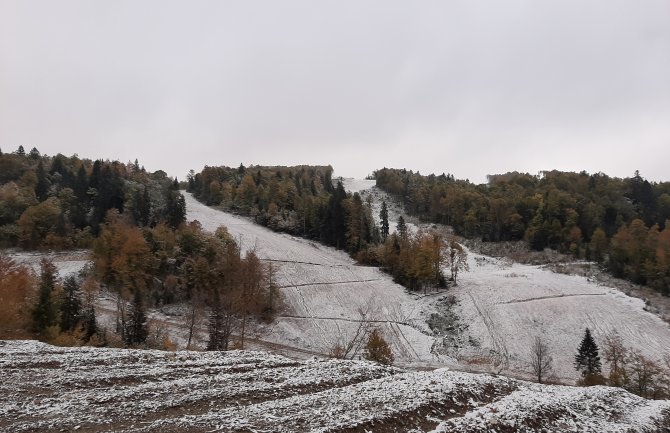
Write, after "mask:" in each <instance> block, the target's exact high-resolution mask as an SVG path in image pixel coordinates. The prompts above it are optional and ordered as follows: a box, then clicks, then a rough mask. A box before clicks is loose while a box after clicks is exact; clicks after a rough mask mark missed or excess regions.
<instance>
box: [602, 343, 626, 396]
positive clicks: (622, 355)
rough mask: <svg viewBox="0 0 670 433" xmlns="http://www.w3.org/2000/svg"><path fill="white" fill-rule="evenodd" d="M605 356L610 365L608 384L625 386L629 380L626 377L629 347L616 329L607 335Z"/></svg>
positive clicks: (604, 348)
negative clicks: (627, 347)
mask: <svg viewBox="0 0 670 433" xmlns="http://www.w3.org/2000/svg"><path fill="white" fill-rule="evenodd" d="M603 357H604V358H605V361H606V362H607V363H609V367H610V374H609V381H608V382H609V383H608V384H609V385H610V386H624V385H625V384H626V382H627V380H628V379H627V377H626V374H627V372H626V360H627V358H628V349H626V347H624V345H623V341H622V339H621V336H620V335H619V333H618V332H616V331H614V332H612V333H611V334H609V335H607V336H606V337H605V344H604V346H603Z"/></svg>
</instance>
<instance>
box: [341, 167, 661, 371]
mask: <svg viewBox="0 0 670 433" xmlns="http://www.w3.org/2000/svg"><path fill="white" fill-rule="evenodd" d="M371 182H372V183H371ZM344 185H345V188H347V189H348V190H355V191H357V192H359V193H360V194H361V196H362V197H363V198H364V199H365V198H366V197H367V196H371V197H372V200H373V201H372V207H373V215H374V216H375V217H377V218H378V215H379V209H380V207H381V201H382V200H385V201H386V202H387V205H388V208H389V220H390V223H391V224H390V225H391V227H394V226H395V221H397V218H398V216H399V215H401V214H403V211H402V206H401V204H400V203H398V200H396V199H395V198H394V197H392V196H390V195H389V194H387V193H385V192H384V191H382V190H380V189H379V188H377V187H375V186H374V183H373V181H355V180H349V179H345V180H344ZM365 185H369V187H368V188H367V189H366V188H364V186H365ZM419 226H422V227H424V228H428V227H434V225H432V224H430V225H428V224H424V225H419ZM439 228H441V229H443V227H439ZM469 266H470V272H465V273H462V274H461V275H460V279H459V283H458V286H457V287H454V288H453V289H450V291H449V293H450V294H452V295H454V296H455V298H456V300H457V301H458V304H457V306H456V308H455V312H456V314H457V315H458V316H459V317H460V321H459V323H460V324H461V325H462V328H461V333H460V335H459V341H460V342H462V343H463V344H462V345H460V346H459V347H457V348H456V347H452V348H447V350H446V352H447V353H450V354H451V355H453V356H456V357H457V358H458V359H459V360H460V361H461V364H462V366H464V367H465V366H468V365H472V368H477V369H478V368H480V367H481V366H482V364H481V363H484V364H485V365H486V364H488V365H489V366H488V367H486V368H489V369H490V370H492V371H496V372H497V371H500V372H506V373H516V374H521V375H524V374H525V373H527V372H529V371H530V366H529V362H530V346H531V342H532V340H533V339H534V338H535V336H537V335H540V336H542V337H543V338H545V339H546V341H547V343H548V345H549V347H550V348H551V350H552V355H553V358H554V367H555V374H556V376H557V377H556V378H557V379H559V380H563V381H568V382H569V381H571V380H574V379H577V378H578V376H577V372H576V371H575V369H574V367H573V362H574V355H575V353H576V349H577V347H578V345H579V342H580V341H581V339H582V337H583V335H584V329H585V328H587V327H588V328H590V329H591V331H593V334H594V337H595V338H596V341H597V342H598V343H599V344H602V343H603V341H604V339H605V336H606V335H607V334H609V333H611V332H613V331H617V332H618V333H619V335H620V336H621V338H622V340H623V342H624V344H625V345H626V346H628V347H632V348H635V349H637V350H639V351H640V352H641V353H642V354H644V355H645V356H647V357H649V358H651V359H654V360H660V359H662V358H663V356H665V355H670V325H668V324H667V323H665V322H664V321H662V320H661V319H660V318H659V317H657V316H656V315H654V314H652V313H649V312H647V311H645V310H644V302H643V301H642V300H641V299H637V298H632V297H630V296H627V295H625V294H624V293H622V292H621V291H619V290H617V289H614V288H609V287H604V286H601V285H599V284H598V283H596V282H593V281H590V280H588V279H587V278H585V277H580V276H570V275H563V274H558V273H554V272H551V271H550V270H547V269H543V268H541V267H538V266H527V265H521V264H517V263H512V262H511V261H505V260H498V259H494V258H491V257H487V256H482V255H477V254H473V253H470V254H469ZM437 308H438V309H439V306H437ZM491 364H495V365H491Z"/></svg>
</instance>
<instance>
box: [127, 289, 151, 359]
mask: <svg viewBox="0 0 670 433" xmlns="http://www.w3.org/2000/svg"><path fill="white" fill-rule="evenodd" d="M148 335H149V331H148V330H147V316H146V313H145V312H144V305H142V296H141V294H140V291H139V290H135V296H134V298H133V303H132V304H131V306H130V314H129V317H128V322H127V323H126V332H125V340H126V344H127V345H129V346H131V345H136V344H143V343H144V342H146V341H147V336H148Z"/></svg>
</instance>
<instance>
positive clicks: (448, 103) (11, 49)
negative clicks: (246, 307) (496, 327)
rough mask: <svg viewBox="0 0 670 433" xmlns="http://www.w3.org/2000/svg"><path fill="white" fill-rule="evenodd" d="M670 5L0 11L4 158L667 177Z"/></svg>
mask: <svg viewBox="0 0 670 433" xmlns="http://www.w3.org/2000/svg"><path fill="white" fill-rule="evenodd" d="M669 18H670V2H666V1H663V0H650V1H649V2H645V4H644V7H641V6H640V5H638V4H634V3H631V2H625V1H609V2H602V1H588V2H578V1H573V0H570V1H563V2H550V1H547V2H536V1H529V0H528V1H520V0H514V1H510V2H505V3H499V2H493V1H474V2H472V1H454V2H448V3H447V2H439V1H429V2H422V3H420V4H416V3H409V2H402V1H385V2H382V1H363V2H355V3H354V2H351V3H349V2H331V1H326V2H319V3H314V2H309V1H286V2H281V3H278V2H271V1H257V0H256V1H246V2H225V3H224V2H217V1H210V0H200V1H194V2H188V3H186V2H183V3H182V2H176V1H157V0H152V1H145V2H133V1H129V0H125V1H117V2H109V3H98V2H95V3H94V2H89V1H84V0H76V1H75V0H67V1H62V2H57V3H56V2H49V1H46V0H27V1H26V0H21V1H18V0H0V148H2V150H3V152H10V151H14V150H15V149H16V148H17V147H18V146H19V145H23V146H24V147H25V148H26V150H29V149H30V148H32V147H36V148H38V149H39V150H40V151H41V152H43V153H47V154H50V155H53V154H56V153H59V152H60V153H63V154H66V155H71V154H74V153H76V154H78V155H80V156H82V157H87V158H93V159H95V158H109V159H118V160H121V161H124V162H126V161H134V160H135V158H137V159H138V160H139V161H140V163H141V164H143V165H145V166H146V168H147V169H149V170H152V171H153V170H158V169H162V170H165V171H166V172H167V173H168V174H170V175H171V176H177V177H179V178H180V179H183V178H184V176H185V175H186V173H187V172H188V170H189V169H194V170H196V171H199V170H200V169H202V167H203V166H204V165H228V166H237V165H239V164H240V163H243V164H245V165H249V164H256V165H297V164H319V165H326V164H331V165H332V166H333V167H334V169H335V172H336V174H337V175H338V176H339V175H341V176H344V177H355V178H362V177H365V176H366V175H368V174H370V173H371V172H372V171H373V170H375V169H379V168H382V167H385V166H386V167H395V168H407V169H411V170H414V171H419V172H421V173H422V174H429V173H436V174H440V173H442V172H445V173H452V174H454V175H455V176H456V177H457V178H461V179H465V178H468V179H470V180H471V181H473V182H477V183H480V182H484V181H485V180H486V177H485V176H486V175H487V174H497V173H504V172H508V171H520V172H529V173H532V174H536V173H538V172H540V171H543V170H553V169H556V170H562V171H575V172H580V171H582V170H586V171H588V172H591V173H593V172H604V173H607V174H608V175H610V176H616V177H629V176H632V175H633V173H634V171H635V170H639V171H640V172H641V174H642V175H643V176H644V177H645V178H647V179H649V180H652V181H667V180H670V178H668V175H667V172H668V170H667V161H670V122H669V121H668V119H670V78H668V77H670V26H668V25H667V22H668V19H669Z"/></svg>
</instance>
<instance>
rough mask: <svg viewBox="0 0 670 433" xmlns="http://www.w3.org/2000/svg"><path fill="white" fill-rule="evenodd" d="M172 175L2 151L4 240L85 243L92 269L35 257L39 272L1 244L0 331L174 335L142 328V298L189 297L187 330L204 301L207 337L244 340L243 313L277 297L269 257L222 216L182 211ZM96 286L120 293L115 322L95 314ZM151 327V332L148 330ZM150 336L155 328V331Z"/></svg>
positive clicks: (143, 338) (63, 336)
mask: <svg viewBox="0 0 670 433" xmlns="http://www.w3.org/2000/svg"><path fill="white" fill-rule="evenodd" d="M185 217H186V207H185V201H184V197H183V196H182V194H181V193H180V192H179V183H178V182H177V180H176V179H170V178H169V177H168V176H167V175H166V174H165V173H164V172H162V171H156V172H154V173H148V172H146V170H145V169H144V168H143V167H140V166H139V164H138V162H137V161H135V162H134V163H127V164H124V163H121V162H118V161H103V160H96V161H91V160H88V159H80V158H79V157H77V156H76V155H75V156H71V157H66V156H63V155H61V154H58V155H56V156H54V157H50V156H46V155H41V154H40V152H39V151H38V150H37V149H35V148H33V149H32V150H31V151H30V152H28V153H26V152H25V150H24V149H23V147H19V148H18V149H17V151H15V152H13V153H10V154H7V153H2V154H0V244H1V245H2V246H3V247H21V248H23V249H25V250H63V249H73V248H86V249H91V250H92V259H93V269H92V270H91V272H89V273H87V274H85V275H79V276H76V277H75V276H69V277H67V278H65V279H64V280H63V279H61V278H59V275H58V272H57V269H56V267H55V266H54V265H53V264H52V263H51V262H49V261H48V260H43V261H42V263H41V266H40V272H39V275H35V273H34V272H33V271H32V269H30V268H29V267H28V266H26V265H21V264H18V263H16V262H14V261H13V260H12V259H10V258H9V257H6V256H2V254H0V273H1V274H2V276H3V278H2V279H1V281H0V297H1V299H2V301H3V302H2V303H1V304H2V306H1V307H0V308H1V309H2V314H0V316H2V318H1V319H0V338H8V337H11V338H17V337H19V338H26V337H37V338H39V339H41V340H43V341H47V342H52V343H57V344H67V345H75V344H94V345H115V346H147V345H149V346H152V347H165V346H170V342H169V341H168V339H167V338H166V336H161V335H158V334H159V332H158V331H159V329H150V326H149V323H148V322H149V321H148V318H147V316H146V309H147V307H148V306H151V307H157V306H161V305H164V304H167V303H174V302H179V301H190V302H189V305H190V306H191V307H190V313H189V317H190V321H189V324H188V326H189V341H188V345H189V346H190V344H191V339H192V336H193V335H192V334H193V330H194V326H195V321H196V319H198V318H199V317H200V316H202V315H203V314H204V311H205V306H208V307H209V309H208V310H209V311H210V313H209V322H210V326H209V328H210V329H209V331H210V332H209V344H208V348H209V349H212V350H226V349H227V348H228V347H229V345H231V344H232V341H233V331H235V332H236V341H237V342H238V343H239V342H241V344H242V345H243V341H244V330H245V325H246V322H247V320H248V319H250V318H254V317H256V318H259V319H260V320H263V319H265V320H267V319H268V318H269V317H271V315H272V313H273V308H274V304H275V302H276V300H275V299H274V286H273V284H274V283H273V277H272V275H273V274H272V272H273V271H272V268H271V267H270V266H268V265H266V264H264V263H262V262H261V261H260V260H259V259H258V257H257V256H256V255H255V253H254V252H253V251H250V252H248V253H246V254H242V252H241V251H240V248H239V247H238V245H237V244H236V242H235V241H234V240H233V239H232V238H231V237H230V236H229V235H228V233H227V231H226V229H225V228H224V227H221V228H219V229H218V230H217V231H216V232H215V233H207V232H205V231H203V230H202V229H201V227H200V225H199V223H197V222H191V223H189V224H186V223H185ZM100 287H104V288H106V289H107V290H109V291H110V292H111V293H115V294H116V295H117V312H116V326H115V328H114V329H105V328H102V327H100V326H99V325H98V324H97V320H96V317H95V310H94V309H93V298H94V296H95V294H96V293H97V292H98V290H99V289H100ZM151 333H153V335H150V334H151ZM152 337H153V340H152Z"/></svg>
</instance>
